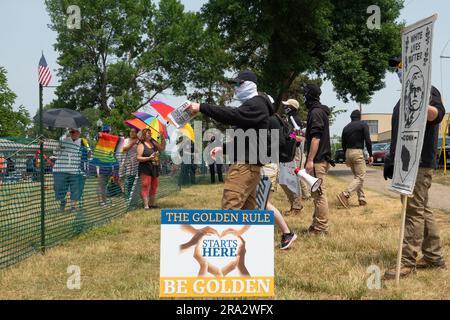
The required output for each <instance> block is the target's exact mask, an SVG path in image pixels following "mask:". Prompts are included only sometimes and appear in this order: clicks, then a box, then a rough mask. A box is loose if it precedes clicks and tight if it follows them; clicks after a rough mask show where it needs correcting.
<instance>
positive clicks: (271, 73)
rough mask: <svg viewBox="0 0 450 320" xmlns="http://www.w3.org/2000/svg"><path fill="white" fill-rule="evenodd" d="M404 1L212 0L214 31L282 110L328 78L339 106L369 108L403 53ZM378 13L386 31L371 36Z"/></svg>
mask: <svg viewBox="0 0 450 320" xmlns="http://www.w3.org/2000/svg"><path fill="white" fill-rule="evenodd" d="M402 3H403V1H401V0H375V1H374V0H361V1H352V0H336V1H331V0H287V1H284V0H283V1H282V0H245V1H244V0H210V1H209V2H208V3H207V4H205V5H204V7H203V8H202V14H203V16H204V19H205V20H206V21H208V26H209V28H211V29H212V30H214V31H216V32H218V33H219V35H220V37H221V39H222V40H223V43H224V47H225V48H229V52H230V53H231V54H232V55H233V58H234V63H233V68H234V69H236V70H239V69H244V68H250V69H252V70H254V71H255V72H256V73H257V74H258V76H259V78H260V88H261V89H262V90H264V91H266V92H269V93H272V95H273V96H274V98H275V101H276V103H277V105H280V102H281V100H282V99H285V98H286V97H287V93H288V91H289V88H290V87H291V85H292V83H293V81H294V80H295V79H296V78H297V77H298V76H299V75H300V74H303V73H306V74H317V75H319V76H323V77H324V78H328V79H330V80H331V81H332V82H333V85H334V86H335V87H336V92H337V96H338V98H340V99H342V100H344V101H347V100H348V99H349V98H351V99H353V100H355V101H357V102H362V103H367V102H368V101H369V100H370V96H371V95H372V94H373V93H374V92H375V91H376V90H379V89H380V88H382V87H383V78H384V74H385V71H386V69H387V67H388V65H387V58H388V57H389V56H392V55H394V54H398V53H399V42H400V41H399V36H400V27H401V25H399V24H398V23H396V22H395V20H396V19H397V17H398V16H399V14H400V8H401V7H402ZM374 4H376V5H379V6H380V8H381V13H382V24H381V29H380V30H376V29H375V30H369V29H368V27H367V25H366V22H367V19H368V18H369V15H368V14H367V8H368V7H369V6H370V5H374Z"/></svg>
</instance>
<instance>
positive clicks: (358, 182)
mask: <svg viewBox="0 0 450 320" xmlns="http://www.w3.org/2000/svg"><path fill="white" fill-rule="evenodd" d="M345 163H346V164H347V166H349V167H350V169H351V170H352V173H353V180H352V182H350V184H349V185H348V187H347V190H345V191H344V194H345V195H346V196H347V197H350V196H352V195H353V193H355V192H356V194H357V195H358V200H366V196H365V194H364V190H363V185H364V178H365V177H366V160H365V159H364V152H363V150H362V149H347V151H346V152H345Z"/></svg>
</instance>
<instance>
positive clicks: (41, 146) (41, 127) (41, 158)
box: [39, 84, 45, 254]
mask: <svg viewBox="0 0 450 320" xmlns="http://www.w3.org/2000/svg"><path fill="white" fill-rule="evenodd" d="M42 89H43V87H42V84H39V137H40V139H39V140H40V142H39V149H40V154H39V163H40V166H39V168H40V173H39V178H40V181H41V253H42V254H45V174H44V137H43V133H44V125H43V119H42V117H43V115H42V113H43V110H42Z"/></svg>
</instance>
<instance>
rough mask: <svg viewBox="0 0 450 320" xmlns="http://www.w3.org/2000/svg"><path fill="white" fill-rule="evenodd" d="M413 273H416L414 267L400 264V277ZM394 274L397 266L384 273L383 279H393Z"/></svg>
mask: <svg viewBox="0 0 450 320" xmlns="http://www.w3.org/2000/svg"><path fill="white" fill-rule="evenodd" d="M413 273H416V267H410V266H405V265H401V266H400V278H406V277H407V276H409V275H411V274H413ZM396 275H397V268H392V269H389V270H387V271H386V272H385V273H384V279H386V280H393V279H395V276H396Z"/></svg>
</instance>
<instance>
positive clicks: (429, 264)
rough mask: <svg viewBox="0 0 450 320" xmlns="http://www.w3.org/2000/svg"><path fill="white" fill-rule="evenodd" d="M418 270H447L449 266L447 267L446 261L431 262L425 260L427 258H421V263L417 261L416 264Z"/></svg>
mask: <svg viewBox="0 0 450 320" xmlns="http://www.w3.org/2000/svg"><path fill="white" fill-rule="evenodd" d="M416 268H417V269H447V266H446V265H445V261H444V260H442V261H441V262H438V263H436V262H434V263H433V262H430V261H427V260H425V258H423V257H422V258H421V259H420V260H419V261H417V263H416Z"/></svg>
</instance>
